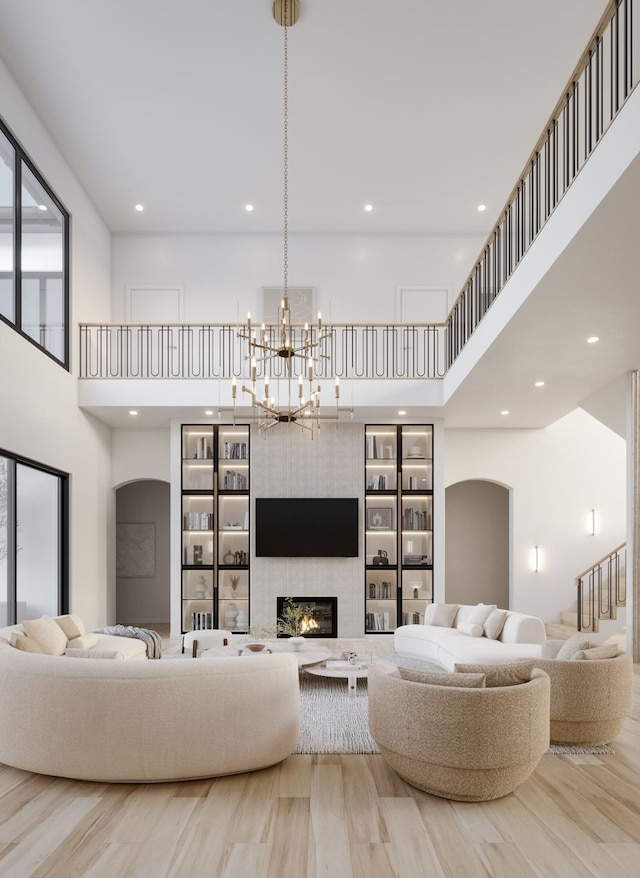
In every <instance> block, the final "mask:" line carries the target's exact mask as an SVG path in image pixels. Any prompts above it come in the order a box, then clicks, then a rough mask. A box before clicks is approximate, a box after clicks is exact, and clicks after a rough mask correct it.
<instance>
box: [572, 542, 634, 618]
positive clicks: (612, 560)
mask: <svg viewBox="0 0 640 878" xmlns="http://www.w3.org/2000/svg"><path fill="white" fill-rule="evenodd" d="M626 562H627V544H626V543H623V544H622V545H621V546H618V547H617V548H615V549H613V550H612V551H611V552H609V554H607V555H605V556H604V558H600V560H599V561H596V563H595V564H593V565H592V566H591V567H589V568H587V570H584V571H583V572H582V573H579V574H578V575H577V576H576V588H577V598H578V612H577V613H575V614H570V613H562V614H561V624H563V625H571V626H572V627H575V628H577V630H578V631H588V632H593V633H594V634H595V633H597V632H598V631H599V630H600V621H601V620H603V619H607V620H611V619H617V618H618V608H619V607H626V604H627V580H626V573H627V563H626Z"/></svg>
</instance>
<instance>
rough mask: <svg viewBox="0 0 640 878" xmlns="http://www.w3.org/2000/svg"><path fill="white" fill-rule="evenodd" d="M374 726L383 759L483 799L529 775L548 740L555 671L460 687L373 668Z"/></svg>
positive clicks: (459, 794) (419, 778)
mask: <svg viewBox="0 0 640 878" xmlns="http://www.w3.org/2000/svg"><path fill="white" fill-rule="evenodd" d="M369 729H370V732H371V735H372V737H373V739H374V740H375V742H376V744H377V745H378V748H379V749H380V752H381V754H382V756H383V757H384V759H385V760H386V761H387V762H388V764H389V765H390V766H391V767H392V768H393V769H394V770H395V771H396V772H397V773H398V774H399V775H400V777H402V778H403V779H404V780H406V781H407V782H408V783H410V784H412V785H413V786H415V787H418V788H419V789H422V790H425V791H426V792H428V793H431V794H433V795H435V796H441V797H442V798H445V799H454V800H459V801H466V802H481V801H485V800H489V799H497V798H499V797H501V796H505V795H507V793H510V792H512V791H513V790H514V789H515V788H516V787H518V786H519V785H520V784H521V783H522V782H523V781H524V780H526V779H527V778H528V777H529V775H530V774H531V772H532V771H533V770H534V769H535V767H536V766H537V764H538V762H539V761H540V759H541V757H542V755H543V754H544V753H545V751H546V750H547V748H548V746H549V678H548V676H547V675H546V674H545V673H544V672H542V671H539V670H534V671H533V673H532V677H531V680H530V681H529V682H527V683H520V684H519V685H515V686H499V687H496V688H469V689H467V688H460V687H453V686H440V685H430V684H427V683H416V682H411V681H410V680H403V679H402V678H401V676H400V672H399V671H398V669H397V668H395V667H394V666H392V665H387V664H385V663H383V662H380V663H378V664H374V665H372V666H371V667H370V668H369Z"/></svg>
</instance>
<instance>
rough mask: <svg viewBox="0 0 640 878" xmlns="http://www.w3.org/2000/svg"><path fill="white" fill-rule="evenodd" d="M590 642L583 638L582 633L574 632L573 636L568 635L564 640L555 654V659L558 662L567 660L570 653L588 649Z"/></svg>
mask: <svg viewBox="0 0 640 878" xmlns="http://www.w3.org/2000/svg"><path fill="white" fill-rule="evenodd" d="M590 646H591V644H590V643H589V641H588V640H586V639H585V636H584V634H580V633H579V632H578V634H574V635H573V637H570V638H569V639H568V640H565V642H564V643H563V645H562V646H561V647H560V649H559V650H558V654H557V655H556V659H557V660H558V661H559V662H566V661H569V659H570V658H571V656H572V655H574V654H575V653H576V652H578V650H579V649H589V647H590Z"/></svg>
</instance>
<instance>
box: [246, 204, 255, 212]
mask: <svg viewBox="0 0 640 878" xmlns="http://www.w3.org/2000/svg"><path fill="white" fill-rule="evenodd" d="M244 209H245V210H246V211H247V213H251V211H252V210H253V204H245V206H244Z"/></svg>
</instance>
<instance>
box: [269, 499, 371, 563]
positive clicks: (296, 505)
mask: <svg viewBox="0 0 640 878" xmlns="http://www.w3.org/2000/svg"><path fill="white" fill-rule="evenodd" d="M255 530H256V555H257V556H258V557H263V558H356V557H357V556H358V499H357V497H319V498H312V497H305V498H289V497H287V498H284V497H282V498H277V497H263V498H260V497H259V498H257V499H256V517H255Z"/></svg>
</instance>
